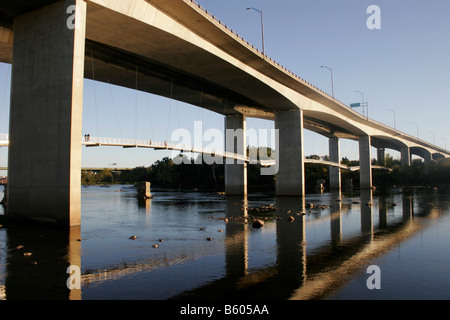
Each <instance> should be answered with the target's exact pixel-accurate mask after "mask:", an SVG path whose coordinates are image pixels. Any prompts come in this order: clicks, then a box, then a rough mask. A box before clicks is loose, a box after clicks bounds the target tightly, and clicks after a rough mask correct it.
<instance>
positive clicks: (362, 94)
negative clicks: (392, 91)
mask: <svg viewBox="0 0 450 320" xmlns="http://www.w3.org/2000/svg"><path fill="white" fill-rule="evenodd" d="M355 92H356V93H359V94H360V95H361V96H362V104H361V106H362V108H363V116H364V105H365V104H364V93H362V92H361V91H355ZM367 118H369V107H367Z"/></svg>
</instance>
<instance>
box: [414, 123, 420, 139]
mask: <svg viewBox="0 0 450 320" xmlns="http://www.w3.org/2000/svg"><path fill="white" fill-rule="evenodd" d="M413 124H415V125H416V128H417V139H419V124H418V123H416V122H413Z"/></svg>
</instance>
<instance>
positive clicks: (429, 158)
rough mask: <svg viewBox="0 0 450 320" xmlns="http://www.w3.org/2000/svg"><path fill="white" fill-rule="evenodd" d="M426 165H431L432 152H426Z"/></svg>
mask: <svg viewBox="0 0 450 320" xmlns="http://www.w3.org/2000/svg"><path fill="white" fill-rule="evenodd" d="M423 161H424V163H430V162H431V161H432V157H431V152H428V151H427V152H426V153H425V154H424V156H423Z"/></svg>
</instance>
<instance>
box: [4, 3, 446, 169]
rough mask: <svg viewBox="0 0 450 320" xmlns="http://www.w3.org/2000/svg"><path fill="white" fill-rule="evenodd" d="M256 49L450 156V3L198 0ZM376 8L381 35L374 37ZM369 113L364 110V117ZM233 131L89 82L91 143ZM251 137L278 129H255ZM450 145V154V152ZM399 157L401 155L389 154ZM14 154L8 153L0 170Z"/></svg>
mask: <svg viewBox="0 0 450 320" xmlns="http://www.w3.org/2000/svg"><path fill="white" fill-rule="evenodd" d="M197 2H198V3H199V4H200V5H201V6H203V7H204V8H205V9H207V10H208V12H211V13H212V14H214V16H215V17H217V18H218V19H220V20H221V21H222V22H223V23H225V24H226V25H227V26H228V27H230V28H231V29H233V30H234V31H235V32H237V33H238V34H239V35H240V36H242V37H243V38H244V39H246V40H247V41H249V42H250V43H252V44H253V45H254V46H256V47H258V48H261V47H262V32H261V20H260V17H261V16H260V14H259V13H258V12H257V11H255V10H246V8H248V7H253V8H256V9H258V10H262V12H263V17H264V40H265V41H264V42H265V53H266V54H267V55H268V56H270V57H271V58H272V59H274V60H275V61H277V62H278V63H280V64H281V65H283V66H284V67H286V68H287V69H289V70H291V71H292V72H294V73H295V74H297V75H298V76H300V77H301V78H303V79H304V80H306V81H308V82H309V83H312V84H313V85H315V86H317V87H319V88H320V89H322V90H323V91H325V92H328V93H330V94H331V73H330V71H329V70H328V69H325V68H321V66H323V65H325V66H327V67H329V68H331V69H332V70H333V80H334V81H333V83H334V95H335V98H336V99H338V100H340V101H341V102H342V103H344V104H346V105H350V104H351V103H355V102H360V101H361V99H362V95H361V94H360V93H358V92H356V91H359V92H361V93H363V95H364V100H365V101H367V102H368V115H369V117H370V118H371V119H373V120H375V121H378V122H381V123H383V124H386V125H389V126H391V127H394V125H395V127H396V129H398V130H400V131H403V132H404V133H407V134H410V135H413V136H419V137H420V138H421V139H422V140H425V141H428V142H431V143H435V144H436V145H438V146H440V147H443V148H450V126H449V120H450V60H449V59H450V41H449V39H450V1H447V0H430V1H417V0H396V1H392V0H371V1H365V0H315V1H304V0H279V1H273V0H272V1H270V0H227V1H223V0H197ZM371 5H376V6H378V8H379V9H380V16H379V17H380V19H379V20H376V22H379V25H380V27H381V28H380V29H369V28H368V27H367V21H368V20H370V21H373V20H371V19H372V18H374V16H373V12H369V13H368V12H367V9H368V8H369V7H370V6H371ZM10 70H11V66H10V65H8V64H0V133H7V132H8V130H9V128H8V117H9V90H10V89H9V85H10V78H11V75H10ZM355 110H356V111H358V112H360V113H362V112H363V110H361V109H355ZM195 121H202V123H203V129H204V130H206V129H208V128H218V129H221V130H223V124H224V122H223V116H221V115H219V114H215V113H212V112H210V111H207V110H203V109H201V108H198V107H196V106H192V105H187V104H184V103H181V102H178V101H174V100H170V99H166V98H162V97H158V96H154V95H150V94H146V93H143V92H137V91H134V90H129V89H125V88H120V87H116V86H113V85H109V84H105V83H100V82H93V81H90V80H85V83H84V105H83V133H89V134H90V135H91V136H102V137H117V138H121V137H123V138H130V139H134V138H138V139H153V140H159V141H164V140H167V141H170V137H171V133H172V132H174V130H176V129H177V128H186V129H188V130H192V128H193V126H194V122H195ZM247 128H255V129H258V128H263V129H271V128H273V122H271V121H264V120H258V119H251V118H248V119H247ZM304 144H305V146H304V152H305V155H311V154H318V155H325V154H328V141H327V139H326V138H324V137H322V136H320V135H318V134H316V133H313V132H310V131H308V130H305V133H304ZM447 144H448V146H447ZM387 152H388V153H390V154H391V155H393V156H394V157H398V156H399V155H398V153H397V152H396V151H393V150H388V151H387ZM172 155H173V154H172V152H166V151H154V150H151V149H122V148H117V147H101V148H85V147H83V153H82V166H83V167H98V166H101V167H111V166H113V164H115V166H117V167H135V166H149V165H151V164H152V163H154V162H155V161H156V160H159V159H161V158H162V157H165V156H172ZM341 156H342V157H344V156H347V157H348V158H350V159H358V145H357V142H354V141H349V140H341ZM6 165H7V148H0V166H6Z"/></svg>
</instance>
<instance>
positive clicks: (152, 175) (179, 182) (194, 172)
mask: <svg viewBox="0 0 450 320" xmlns="http://www.w3.org/2000/svg"><path fill="white" fill-rule="evenodd" d="M309 157H310V158H313V159H314V158H319V157H318V156H315V155H313V156H309ZM341 163H343V164H346V165H349V166H357V165H359V162H358V161H350V160H348V159H347V158H343V159H342V161H341ZM372 163H373V164H378V163H377V161H376V160H373V161H372ZM384 165H385V167H387V168H390V169H391V171H387V170H380V169H376V170H373V173H372V179H373V185H374V187H376V188H377V189H384V188H390V187H393V186H397V187H405V188H408V187H410V188H411V187H450V159H439V160H437V161H432V162H430V163H426V164H425V163H424V162H423V161H422V160H421V159H415V160H413V161H412V163H411V166H409V167H402V166H401V164H400V161H399V160H395V159H393V158H392V157H391V156H390V155H389V154H387V155H386V158H385V164H384ZM328 169H329V168H328V166H326V165H320V164H311V163H306V164H305V188H306V192H308V193H310V192H315V191H316V187H317V181H318V180H324V181H325V183H324V184H323V186H324V187H325V190H329V188H328V186H329V172H328ZM247 172H248V173H247V187H248V191H249V192H252V191H268V192H271V191H274V190H275V176H263V175H261V174H260V167H259V166H258V165H248V167H247ZM341 180H342V185H343V188H344V185H346V184H348V183H349V182H350V184H351V185H352V186H353V187H354V188H358V187H359V172H358V171H353V172H350V171H342V179H341ZM142 181H149V182H150V183H151V186H152V188H153V187H156V188H179V189H197V190H205V189H206V190H214V191H216V192H223V191H224V185H225V179H224V165H223V164H213V165H208V164H206V163H204V162H202V164H195V161H194V160H193V159H192V160H190V163H189V161H187V162H186V161H184V162H183V163H181V164H175V163H174V161H173V159H171V158H168V157H166V158H163V159H162V160H158V161H156V162H155V163H153V164H152V165H151V166H149V167H136V168H134V169H130V170H125V171H114V169H104V170H102V171H100V172H92V171H82V173H81V182H82V185H110V184H132V185H137V184H138V183H139V182H142Z"/></svg>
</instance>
